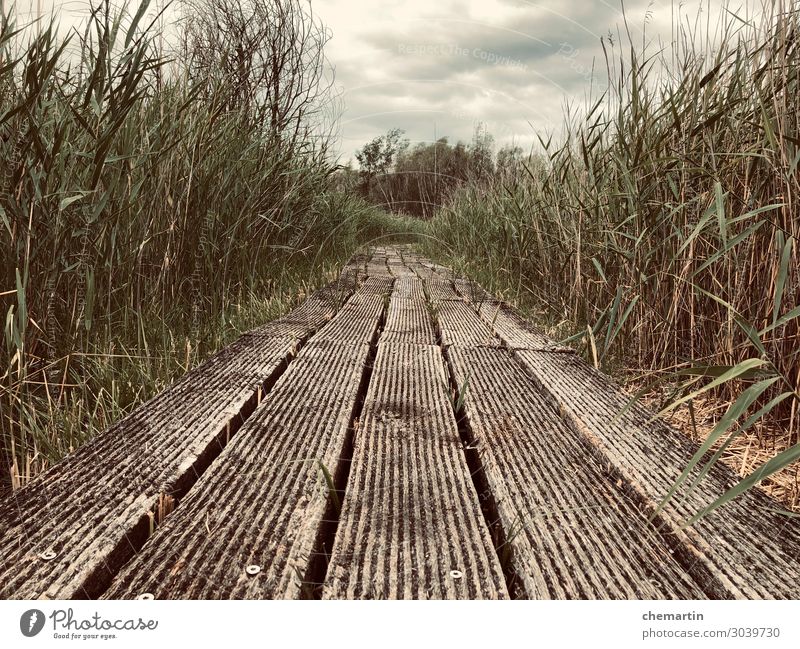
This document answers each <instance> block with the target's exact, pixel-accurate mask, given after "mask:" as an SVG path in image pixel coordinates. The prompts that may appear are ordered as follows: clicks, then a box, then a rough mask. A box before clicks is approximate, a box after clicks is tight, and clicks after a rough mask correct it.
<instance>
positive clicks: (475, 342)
mask: <svg viewBox="0 0 800 649" xmlns="http://www.w3.org/2000/svg"><path fill="white" fill-rule="evenodd" d="M434 314H435V318H436V324H437V327H438V329H439V334H440V336H441V342H442V345H444V346H446V347H447V346H450V345H461V346H467V347H481V346H491V347H496V346H499V345H500V340H499V339H498V338H497V336H495V335H494V333H492V330H491V329H490V328H489V326H488V325H487V324H486V323H485V322H484V321H483V320H481V319H480V317H479V316H478V314H476V313H475V311H473V309H472V307H470V306H469V305H468V304H466V303H464V302H452V301H445V302H439V303H438V304H436V305H434Z"/></svg>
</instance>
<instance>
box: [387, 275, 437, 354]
mask: <svg viewBox="0 0 800 649" xmlns="http://www.w3.org/2000/svg"><path fill="white" fill-rule="evenodd" d="M397 281H398V282H400V281H402V280H399V279H398V280H397ZM396 293H397V291H396V290H395V292H394V293H392V299H391V301H390V303H389V311H388V316H387V318H386V325H385V327H384V330H383V334H382V335H381V342H382V343H390V342H391V343H409V344H413V345H435V344H436V332H435V330H434V328H433V323H432V322H431V315H430V311H429V309H428V305H427V303H426V302H425V301H424V300H420V299H411V298H404V297H395V294H396Z"/></svg>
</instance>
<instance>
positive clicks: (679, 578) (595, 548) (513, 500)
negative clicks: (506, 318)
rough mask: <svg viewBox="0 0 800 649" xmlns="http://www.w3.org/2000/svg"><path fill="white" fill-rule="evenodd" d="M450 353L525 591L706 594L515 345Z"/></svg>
mask: <svg viewBox="0 0 800 649" xmlns="http://www.w3.org/2000/svg"><path fill="white" fill-rule="evenodd" d="M447 359H448V362H449V365H450V368H451V370H452V373H453V379H454V381H455V384H456V385H458V386H460V392H461V393H463V394H462V399H463V402H464V412H465V416H466V421H467V424H468V429H469V433H470V436H471V439H470V446H471V447H473V448H475V449H476V452H477V455H478V456H479V463H480V466H481V467H482V470H483V473H484V476H485V480H486V487H487V488H488V492H489V494H491V497H492V499H493V501H494V507H495V508H496V512H497V516H498V518H499V523H500V524H501V526H502V529H503V530H504V532H505V534H504V537H505V539H506V541H505V542H506V543H508V547H509V549H510V550H511V551H512V554H511V558H510V561H511V566H512V568H513V572H514V573H515V574H516V576H517V578H518V584H517V586H518V588H519V590H520V591H521V592H519V593H518V594H519V595H521V596H523V597H527V598H533V599H692V598H704V597H705V594H704V593H703V591H702V590H701V589H700V588H699V587H698V586H697V585H696V584H695V583H694V582H693V581H692V580H691V579H690V578H689V577H688V576H687V575H686V573H685V571H684V569H683V567H682V566H681V565H680V564H679V563H678V562H677V561H676V560H675V559H674V557H673V556H672V555H671V554H670V548H669V547H668V546H667V544H666V543H665V541H664V539H663V538H661V537H660V536H659V535H658V534H657V533H656V531H655V528H654V527H653V526H652V525H649V524H648V523H647V518H646V514H645V513H643V512H642V511H640V510H639V508H638V507H637V506H636V504H635V503H634V502H632V501H631V500H629V498H628V495H627V494H626V493H625V490H624V488H623V487H622V486H621V485H618V484H616V477H615V476H614V475H613V474H609V473H608V472H607V471H606V470H605V467H604V466H603V464H602V462H601V461H600V460H599V459H598V458H597V455H596V453H594V452H593V449H591V447H589V445H588V444H587V443H586V441H585V440H583V439H582V437H581V436H580V435H578V434H576V433H575V431H573V430H571V429H570V427H569V426H568V425H567V424H566V423H565V422H564V421H563V420H562V419H561V417H560V416H559V414H558V412H557V411H556V410H555V409H554V408H553V406H552V404H551V403H549V402H548V401H547V399H546V397H545V396H544V395H542V393H541V390H540V389H539V388H537V387H536V386H535V385H534V383H533V382H532V381H531V379H530V377H528V376H527V374H526V373H525V371H524V370H523V369H522V368H521V367H520V366H519V365H518V364H517V363H516V362H515V360H514V357H513V356H512V355H511V354H510V353H509V351H507V350H504V349H499V348H485V347H484V348H475V349H465V348H462V347H450V348H448V350H447ZM489 494H484V495H485V496H488V495H489Z"/></svg>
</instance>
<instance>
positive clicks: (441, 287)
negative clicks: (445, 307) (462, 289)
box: [425, 279, 464, 305]
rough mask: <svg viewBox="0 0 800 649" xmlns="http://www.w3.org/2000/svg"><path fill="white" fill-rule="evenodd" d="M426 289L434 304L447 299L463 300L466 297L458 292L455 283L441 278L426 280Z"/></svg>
mask: <svg viewBox="0 0 800 649" xmlns="http://www.w3.org/2000/svg"><path fill="white" fill-rule="evenodd" d="M425 289H426V291H427V293H428V299H429V300H430V302H431V303H432V304H434V305H437V304H439V303H440V302H444V301H447V300H454V301H456V302H463V301H464V298H463V297H461V296H460V295H459V294H458V293H456V289H455V288H453V284H452V283H451V282H449V281H444V280H441V279H427V280H426V281H425Z"/></svg>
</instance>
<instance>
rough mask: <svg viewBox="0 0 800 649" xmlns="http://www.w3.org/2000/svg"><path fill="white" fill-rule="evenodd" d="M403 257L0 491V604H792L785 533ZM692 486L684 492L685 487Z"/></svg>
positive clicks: (506, 319)
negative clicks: (661, 505) (708, 509)
mask: <svg viewBox="0 0 800 649" xmlns="http://www.w3.org/2000/svg"><path fill="white" fill-rule="evenodd" d="M625 402H626V398H625V396H624V395H623V394H622V393H621V392H620V391H619V389H618V388H617V387H616V386H615V385H614V384H613V383H612V382H611V381H610V380H609V379H608V378H607V377H605V376H604V375H602V374H601V373H599V372H597V371H596V370H594V369H593V368H591V367H589V366H588V365H586V364H585V363H584V362H583V361H582V360H581V359H580V358H579V357H578V356H577V355H576V354H574V353H573V352H572V351H571V350H569V349H565V348H563V347H559V346H558V345H557V344H556V343H555V342H554V341H552V340H549V339H548V338H547V337H545V336H543V335H542V334H541V333H540V332H537V331H536V330H535V329H534V328H532V327H531V326H530V325H529V324H528V323H527V322H526V321H525V320H523V319H522V318H521V317H520V316H519V315H518V314H517V313H516V312H515V311H514V310H513V309H512V308H511V307H510V306H508V305H507V304H504V303H502V302H498V301H496V300H495V299H494V298H493V297H492V296H491V295H488V294H487V293H486V292H485V291H484V290H483V289H482V288H481V287H479V286H477V285H476V284H473V283H472V282H470V281H469V280H466V279H463V278H458V277H455V276H454V275H453V274H452V273H451V272H450V271H449V270H448V269H446V268H443V267H441V266H438V265H436V264H434V263H431V262H429V261H427V260H425V259H422V258H419V257H418V256H416V255H415V254H413V253H412V252H410V251H408V250H406V249H404V248H381V249H375V250H374V251H372V252H371V253H370V254H369V255H367V256H361V257H357V258H355V259H353V260H352V261H351V262H350V263H349V264H348V265H347V266H346V267H345V268H344V270H343V271H342V274H341V276H340V278H339V280H338V281H336V282H334V283H333V284H331V285H330V286H328V287H326V288H324V289H322V290H320V291H318V292H317V293H315V294H313V295H312V296H310V297H309V298H308V299H307V300H306V301H305V302H304V303H303V304H302V305H300V306H299V307H298V308H297V309H295V310H294V311H292V312H291V313H290V314H289V315H287V316H286V317H284V318H281V319H279V320H277V321H275V322H271V323H268V324H267V325H265V326H263V327H261V328H259V329H256V330H254V331H251V332H249V333H247V334H245V335H244V336H242V337H241V338H240V339H239V340H238V341H236V342H235V343H234V344H233V345H231V346H229V347H228V348H226V349H224V350H222V351H221V352H220V353H218V354H217V355H216V356H214V357H213V358H211V359H210V360H209V361H208V362H206V363H205V364H203V365H202V366H200V367H198V368H197V369H195V370H193V371H191V372H189V373H188V374H187V375H186V376H185V377H184V378H182V379H181V380H180V381H178V382H177V383H176V384H174V385H173V386H172V387H171V388H169V389H168V390H166V391H165V392H164V393H162V394H160V395H158V396H157V397H155V398H154V399H153V400H151V401H150V402H148V403H146V404H144V405H142V406H141V407H139V408H138V409H137V410H136V411H134V412H133V413H131V414H130V415H128V416H127V417H125V418H124V419H122V420H121V421H119V422H118V423H117V424H115V425H114V426H112V427H111V428H110V429H108V430H107V431H105V432H104V433H102V434H101V435H99V436H97V437H96V438H95V439H94V440H92V441H91V442H90V443H89V444H87V445H85V446H84V447H82V448H80V449H78V450H77V451H76V452H75V453H73V454H72V455H70V456H69V457H67V458H66V459H65V460H64V461H63V462H61V463H60V464H58V465H56V466H54V467H53V468H52V469H50V470H49V471H47V472H45V473H44V474H42V475H41V476H39V477H38V478H37V479H36V480H35V481H33V482H32V483H31V484H30V485H28V486H27V487H25V488H23V489H21V490H19V491H16V492H14V493H12V494H10V495H8V496H7V497H5V499H4V500H3V501H0V539H2V541H0V544H1V545H0V596H2V597H4V598H49V599H56V598H58V599H66V598H98V597H104V598H152V597H155V598H320V597H321V598H326V599H328V598H348V599H350V598H415V599H430V598H434V599H449V598H490V599H506V598H513V597H516V598H536V599H552V598H556V599H569V598H583V599H608V598H623V599H624V598H628V599H631V598H633V599H693V598H789V599H800V563H799V562H800V520H799V519H797V518H788V517H785V516H782V515H780V514H778V513H777V512H776V510H779V509H780V507H779V506H778V504H777V503H775V502H774V501H772V500H771V499H769V498H768V497H767V496H765V495H764V494H763V493H761V492H759V491H757V490H752V491H750V492H748V493H747V494H745V495H744V496H743V497H741V498H739V499H738V500H736V501H734V502H733V503H730V504H728V505H726V506H724V507H723V508H721V509H720V510H718V511H717V512H716V513H714V514H712V515H710V516H708V517H707V518H705V519H703V520H702V521H701V522H700V523H698V524H697V525H695V526H694V527H691V528H686V527H685V526H684V525H683V522H684V521H685V520H686V519H687V517H688V516H690V515H691V514H692V513H694V512H696V511H697V510H699V509H700V508H702V507H703V506H704V505H706V504H708V503H710V502H711V501H712V500H713V499H715V498H716V497H717V496H718V495H719V494H721V493H722V492H723V491H724V490H725V489H727V488H728V487H730V486H731V485H732V484H733V483H735V482H736V480H737V478H736V476H735V475H734V474H733V473H732V472H731V471H729V470H728V469H727V468H725V467H723V466H719V465H718V466H716V467H715V468H714V469H712V471H711V473H710V474H709V476H708V477H707V478H706V480H705V485H706V486H705V488H704V489H703V490H698V491H696V492H693V493H691V494H689V495H688V496H687V495H686V494H684V493H681V492H679V493H678V494H677V497H676V498H675V499H673V501H672V502H671V504H670V505H669V506H668V507H667V508H666V509H665V510H664V511H663V512H662V513H661V514H660V515H659V516H658V517H657V518H656V519H655V521H653V522H652V523H650V522H648V518H649V516H650V514H651V513H652V511H653V509H654V507H655V506H656V505H657V503H658V502H659V501H660V499H661V498H662V497H663V495H664V494H665V493H666V492H667V490H668V489H669V487H670V485H671V484H672V483H673V481H675V479H676V478H677V477H678V476H679V475H680V473H681V471H682V470H683V468H684V467H685V466H686V464H687V462H688V460H689V458H690V457H691V456H692V454H693V453H694V451H695V447H694V446H693V445H692V444H691V443H690V442H689V441H688V440H687V439H686V438H685V437H684V436H683V435H681V434H680V433H679V432H677V431H675V430H672V429H670V428H668V427H667V426H665V425H663V424H661V423H659V422H655V423H654V422H651V421H650V419H651V415H650V414H649V413H648V412H646V411H645V410H644V409H642V408H640V407H635V408H633V409H631V410H629V411H628V412H627V413H626V414H625V415H623V416H621V417H619V416H617V415H618V413H619V412H620V410H621V408H622V406H623V405H624V403H625ZM689 482H691V481H689Z"/></svg>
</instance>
